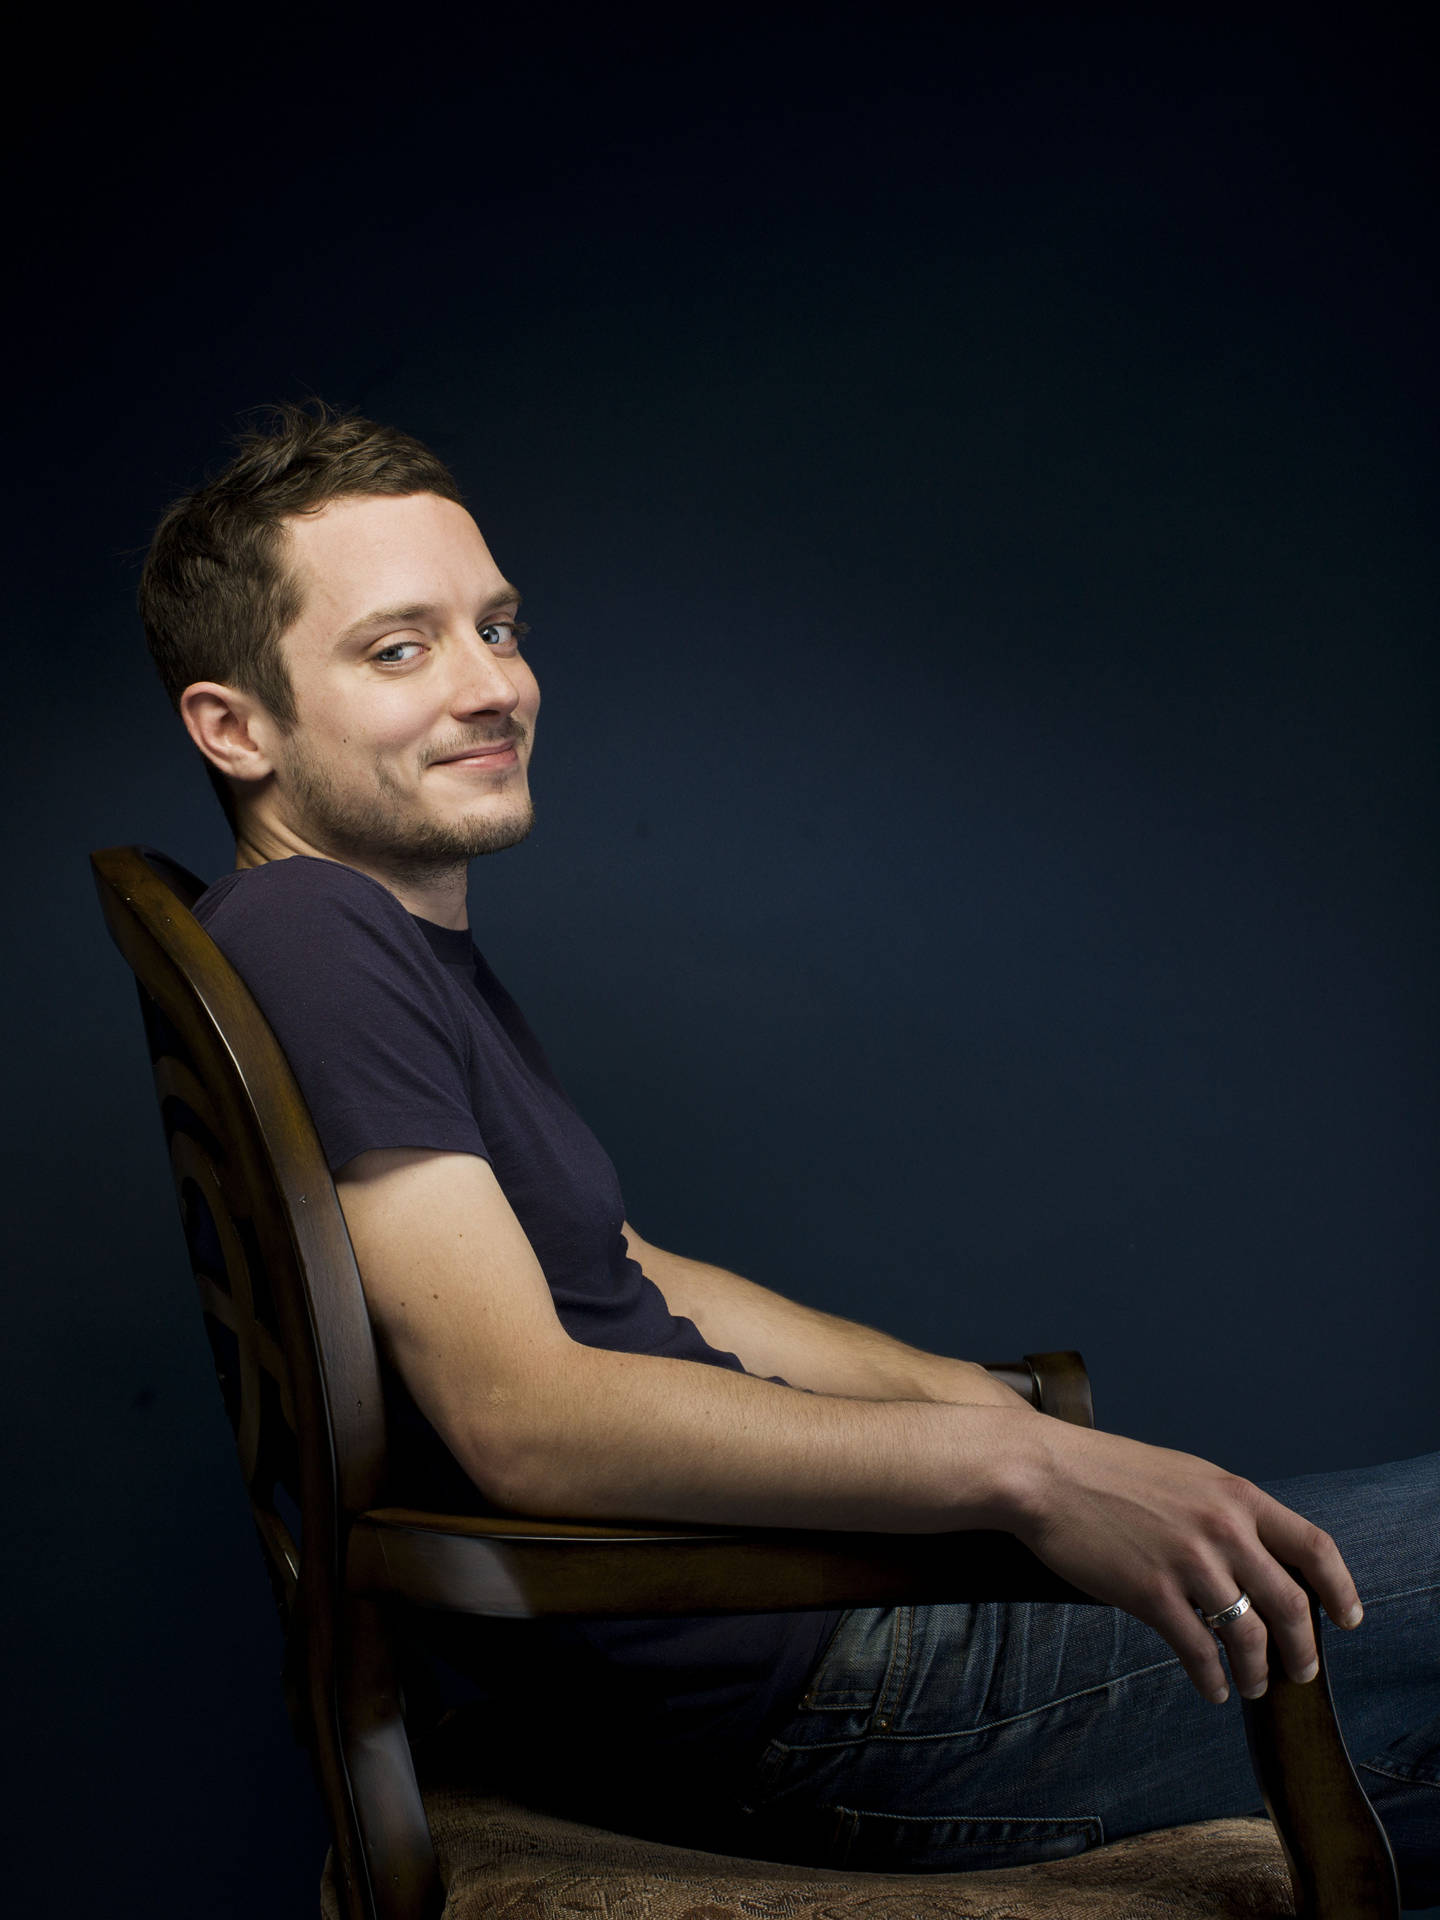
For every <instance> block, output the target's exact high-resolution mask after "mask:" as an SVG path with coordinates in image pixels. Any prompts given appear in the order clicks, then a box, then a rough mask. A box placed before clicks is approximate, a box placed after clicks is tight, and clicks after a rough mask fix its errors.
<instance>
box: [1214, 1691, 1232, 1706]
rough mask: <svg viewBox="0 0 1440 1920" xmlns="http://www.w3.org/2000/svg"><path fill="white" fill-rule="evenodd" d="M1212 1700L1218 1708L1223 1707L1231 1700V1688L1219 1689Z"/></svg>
mask: <svg viewBox="0 0 1440 1920" xmlns="http://www.w3.org/2000/svg"><path fill="white" fill-rule="evenodd" d="M1210 1698H1211V1699H1212V1700H1213V1701H1214V1702H1215V1704H1216V1706H1217V1707H1223V1706H1224V1704H1225V1702H1226V1701H1227V1700H1228V1699H1229V1698H1230V1689H1229V1687H1217V1688H1216V1689H1215V1691H1214V1693H1212V1694H1211V1696H1210Z"/></svg>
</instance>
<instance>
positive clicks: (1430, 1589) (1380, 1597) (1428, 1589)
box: [1360, 1580, 1440, 1609]
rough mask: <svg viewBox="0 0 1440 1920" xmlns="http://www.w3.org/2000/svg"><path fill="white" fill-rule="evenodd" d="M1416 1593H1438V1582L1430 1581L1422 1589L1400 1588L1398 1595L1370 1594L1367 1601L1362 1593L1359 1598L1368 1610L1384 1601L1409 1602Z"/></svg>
mask: <svg viewBox="0 0 1440 1920" xmlns="http://www.w3.org/2000/svg"><path fill="white" fill-rule="evenodd" d="M1417 1593H1440V1581H1434V1580H1431V1581H1429V1582H1427V1584H1426V1585H1425V1586H1423V1587H1401V1589H1400V1591H1399V1592H1398V1593H1372V1594H1371V1596H1370V1598H1369V1599H1368V1600H1366V1599H1365V1596H1364V1594H1363V1593H1362V1594H1361V1596H1360V1598H1361V1601H1362V1602H1363V1603H1364V1605H1365V1606H1366V1608H1367V1609H1368V1608H1370V1607H1378V1606H1380V1605H1381V1604H1382V1602H1384V1601H1386V1600H1410V1599H1413V1598H1414V1596H1415V1595H1416V1594H1417Z"/></svg>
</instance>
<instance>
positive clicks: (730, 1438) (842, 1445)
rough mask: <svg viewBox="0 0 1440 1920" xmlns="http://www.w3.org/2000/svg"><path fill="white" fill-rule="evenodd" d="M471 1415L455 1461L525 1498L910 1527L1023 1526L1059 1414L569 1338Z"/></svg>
mask: <svg viewBox="0 0 1440 1920" xmlns="http://www.w3.org/2000/svg"><path fill="white" fill-rule="evenodd" d="M470 1415H471V1417H470V1419H469V1420H467V1421H462V1422H461V1423H459V1424H460V1426H461V1433H460V1435H458V1436H457V1438H459V1440H460V1448H459V1449H457V1450H460V1451H461V1463H462V1465H464V1466H465V1468H466V1470H467V1471H468V1472H469V1473H470V1474H471V1476H472V1478H474V1479H475V1480H476V1482H477V1483H478V1484H479V1485H480V1486H481V1487H482V1489H483V1490H484V1491H485V1492H486V1493H487V1494H488V1495H489V1497H490V1498H491V1499H493V1500H495V1501H496V1502H497V1504H499V1505H501V1506H504V1507H508V1508H512V1509H514V1510H516V1511H521V1512H527V1513H532V1514H539V1515H554V1516H556V1517H564V1518H569V1519H587V1518H605V1519H612V1520H626V1519H631V1520H657V1521H660V1520H674V1521H683V1520H693V1521H701V1522H708V1523H711V1524H716V1525H734V1526H745V1525H750V1526H793V1527H819V1528H842V1529H844V1528H854V1529H859V1530H866V1531H875V1532H906V1533H918V1532H943V1531H948V1530H951V1529H956V1528H965V1527H999V1528H1009V1529H1013V1528H1014V1527H1015V1526H1016V1525H1018V1524H1019V1523H1020V1518H1021V1516H1022V1515H1023V1513H1024V1512H1026V1511H1027V1510H1028V1504H1029V1500H1030V1496H1031V1494H1032V1493H1033V1485H1034V1482H1035V1480H1036V1479H1037V1478H1038V1476H1039V1475H1040V1474H1042V1473H1043V1471H1044V1466H1043V1461H1044V1456H1045V1447H1044V1444H1043V1442H1041V1441H1040V1440H1039V1438H1038V1429H1039V1428H1040V1427H1042V1426H1043V1427H1049V1426H1050V1425H1052V1424H1053V1423H1051V1422H1048V1421H1045V1420H1044V1419H1043V1416H1041V1415H1039V1414H1037V1413H1034V1412H1033V1411H1032V1410H1031V1409H1030V1408H1029V1407H1028V1406H1026V1405H1025V1403H1024V1402H1023V1401H1021V1400H1020V1399H1019V1398H1018V1397H1017V1396H1015V1395H1013V1394H1012V1395H1011V1396H1010V1400H1009V1405H1008V1406H979V1405H970V1406H965V1405H956V1404H951V1403H944V1402H922V1401H899V1400H895V1401H883V1400H873V1399H872V1400H859V1399H847V1398H841V1397H839V1396H825V1395H813V1394H801V1393H796V1392H794V1391H792V1389H791V1388H789V1387H784V1386H777V1385H775V1384H773V1383H772V1382H770V1381H768V1380H761V1379H755V1378H753V1377H751V1376H749V1375H746V1374H736V1373H732V1372H729V1371H728V1370H727V1369H725V1368H721V1367H708V1366H703V1365H700V1364H697V1363H696V1362H693V1361H687V1360H672V1359H668V1358H664V1357H661V1356H656V1355H650V1354H626V1353H615V1352H611V1351H608V1350H606V1349H601V1348H591V1347H584V1346H578V1345H573V1344H572V1345H570V1346H569V1347H568V1348H567V1349H565V1350H564V1351H563V1352H551V1353H550V1354H549V1355H548V1357H547V1360H546V1364H545V1366H544V1367H543V1369H540V1368H537V1370H536V1373H535V1376H534V1378H533V1380H531V1381H527V1382H525V1383H523V1384H521V1383H519V1382H517V1383H515V1384H514V1385H512V1387H511V1388H510V1389H509V1390H508V1391H507V1393H506V1395H505V1400H504V1404H503V1406H501V1407H495V1406H494V1405H493V1404H492V1405H490V1406H482V1405H475V1406H472V1408H471V1409H470ZM1032 1429H1033V1430H1034V1431H1032ZM452 1431H453V1428H452ZM451 1444H452V1445H455V1444H456V1440H455V1439H452V1443H451Z"/></svg>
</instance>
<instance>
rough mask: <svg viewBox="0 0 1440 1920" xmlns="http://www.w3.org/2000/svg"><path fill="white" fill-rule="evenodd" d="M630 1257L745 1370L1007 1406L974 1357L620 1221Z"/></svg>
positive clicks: (820, 1389) (1011, 1398)
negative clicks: (910, 1339) (814, 1303)
mask: <svg viewBox="0 0 1440 1920" xmlns="http://www.w3.org/2000/svg"><path fill="white" fill-rule="evenodd" d="M626 1232H627V1236H628V1238H629V1244H630V1249H631V1253H632V1256H633V1257H634V1258H635V1259H636V1260H637V1261H638V1262H639V1265H640V1268H641V1270H642V1272H643V1273H644V1274H645V1275H646V1277H647V1278H648V1279H650V1280H653V1281H654V1283H655V1285H656V1286H657V1287H659V1289H660V1291H661V1292H662V1293H663V1294H664V1296H665V1300H666V1304H667V1305H668V1306H669V1308H670V1311H671V1312H672V1313H676V1314H683V1315H684V1317H685V1318H686V1319H688V1320H693V1321H694V1322H695V1325H696V1326H697V1327H698V1328H699V1329H700V1332H701V1333H702V1334H703V1335H704V1337H705V1339H706V1340H707V1341H708V1342H709V1343H710V1345H711V1346H712V1347H719V1348H720V1349H721V1350H722V1351H724V1352H727V1353H733V1354H735V1355H736V1356H737V1357H738V1358H739V1360H740V1361H741V1362H742V1364H743V1365H744V1367H745V1369H746V1371H747V1372H749V1373H753V1374H758V1375H759V1376H761V1377H762V1378H768V1377H770V1376H772V1375H779V1377H780V1378H781V1379H782V1380H788V1381H789V1383H790V1385H791V1386H793V1387H809V1388H810V1390H811V1391H812V1392H813V1393H829V1394H843V1395H845V1396H846V1397H847V1398H850V1399H856V1400H943V1401H950V1402H952V1403H963V1404H972V1405H973V1404H980V1405H992V1406H1013V1405H1015V1404H1016V1403H1017V1396H1016V1395H1015V1394H1014V1393H1013V1392H1012V1391H1011V1389H1010V1388H1009V1387H1006V1386H1004V1385H1002V1384H1001V1383H1000V1382H999V1381H997V1380H994V1379H992V1378H991V1376H990V1375H989V1374H987V1373H986V1372H985V1370H984V1368H983V1367H981V1366H979V1365H978V1364H976V1363H975V1362H973V1361H968V1360H950V1359H945V1358H944V1357H942V1356H941V1355H939V1354H933V1353H925V1352H923V1351H922V1350H921V1349H920V1348H918V1347H911V1346H907V1345H906V1344H905V1342H904V1341H902V1340H896V1339H893V1338H892V1337H891V1336H890V1335H889V1334H887V1333H878V1332H877V1331H876V1330H875V1329H874V1328H873V1327H865V1326H860V1325H859V1324H857V1323H856V1322H855V1321H852V1320H841V1319H839V1318H837V1317H836V1316H835V1315H833V1314H828V1313H822V1312H821V1311H820V1310H819V1309H818V1308H815V1307H807V1306H802V1305H801V1304H800V1303H799V1302H798V1301H795V1300H787V1299H785V1298H784V1296H783V1295H781V1294H778V1293H772V1292H771V1291H770V1290H769V1288H767V1287H761V1286H757V1285H756V1283H755V1282H754V1281H753V1280H745V1279H742V1277H741V1276H740V1275H739V1274H737V1273H728V1272H727V1271H726V1270H725V1269H724V1268H723V1267H714V1266H710V1265H709V1264H707V1263H706V1262H705V1261H701V1260H690V1259H687V1258H686V1257H685V1256H684V1255H682V1254H676V1253H667V1252H666V1251H665V1250H664V1249H663V1248H660V1247H654V1246H651V1245H650V1244H649V1242H648V1241H645V1240H643V1239H641V1238H640V1236H639V1235H638V1234H636V1233H635V1232H634V1231H633V1229H631V1228H629V1227H627V1229H626Z"/></svg>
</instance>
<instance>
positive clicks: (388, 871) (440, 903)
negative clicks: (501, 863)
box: [235, 827, 470, 933]
mask: <svg viewBox="0 0 1440 1920" xmlns="http://www.w3.org/2000/svg"><path fill="white" fill-rule="evenodd" d="M297 856H301V857H307V858H309V859H312V860H330V861H333V862H334V864H335V865H336V866H339V867H353V868H354V869H355V871H356V872H357V873H363V874H367V875H368V876H369V878H370V879H372V880H378V881H379V882H380V885H381V886H382V887H384V888H386V890H387V891H388V892H390V893H393V894H394V896H395V898H396V899H397V900H398V901H399V902H400V904H401V906H402V907H404V909H405V911H406V912H407V913H413V914H415V915H416V916H417V917H418V918H419V919H421V920H429V921H432V922H433V923H434V925H436V926H437V927H453V928H455V929H456V930H457V931H459V932H461V933H463V932H464V931H465V930H466V929H467V928H468V927H469V925H470V916H469V911H468V902H467V887H468V881H469V869H468V867H467V866H466V863H465V862H464V861H463V860H462V861H459V862H452V863H447V864H445V865H444V866H438V865H437V866H434V867H417V866H416V865H414V864H413V863H412V864H410V865H407V866H406V867H404V868H403V869H398V870H397V869H395V868H391V867H388V866H386V865H384V864H382V863H380V862H378V861H375V860H371V859H355V858H351V859H347V860H341V859H339V858H337V856H336V855H334V854H333V853H323V852H322V851H321V850H320V848H318V847H310V846H302V845H300V844H298V843H297V844H296V845H294V846H291V845H288V844H284V843H282V842H281V841H280V840H278V839H277V838H276V836H274V835H273V834H267V833H252V832H250V831H247V830H246V829H245V828H243V827H242V828H241V829H240V831H239V832H238V833H237V835H236V838H235V869H236V871H237V872H243V871H244V870H245V869H246V868H248V867H263V866H267V865H268V864H269V863H270V862H271V861H272V860H292V859H295V858H296V857H297Z"/></svg>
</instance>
